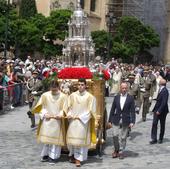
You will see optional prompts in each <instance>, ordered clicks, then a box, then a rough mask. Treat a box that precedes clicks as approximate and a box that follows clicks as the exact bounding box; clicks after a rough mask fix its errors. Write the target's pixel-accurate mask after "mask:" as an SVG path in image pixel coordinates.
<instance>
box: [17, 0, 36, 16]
mask: <svg viewBox="0 0 170 169" xmlns="http://www.w3.org/2000/svg"><path fill="white" fill-rule="evenodd" d="M35 14H37V8H36V2H35V0H21V3H20V8H19V15H20V17H21V18H23V19H29V18H30V17H34V16H35Z"/></svg>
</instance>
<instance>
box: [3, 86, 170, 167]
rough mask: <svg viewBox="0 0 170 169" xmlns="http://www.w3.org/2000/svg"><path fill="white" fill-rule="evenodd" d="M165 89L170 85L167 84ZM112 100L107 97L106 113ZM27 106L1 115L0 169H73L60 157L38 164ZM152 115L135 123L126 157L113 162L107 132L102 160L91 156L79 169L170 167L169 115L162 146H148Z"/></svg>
mask: <svg viewBox="0 0 170 169" xmlns="http://www.w3.org/2000/svg"><path fill="white" fill-rule="evenodd" d="M168 86H170V85H169V84H168ZM169 89H170V87H169ZM112 100H113V98H111V97H110V98H107V99H106V102H107V104H106V105H107V111H108V112H109V110H110V107H111V102H112ZM27 110H28V107H27V106H24V107H19V108H16V109H15V110H14V111H11V112H7V113H6V114H3V115H0V169H67V168H75V166H74V165H73V164H70V163H68V161H67V160H68V159H67V155H65V154H63V155H62V157H61V159H60V160H59V162H58V163H56V164H55V165H53V166H51V165H50V164H48V163H42V162H40V152H41V147H42V145H39V144H37V142H36V132H35V130H31V129H30V121H29V119H28V118H27V115H26V111H27ZM151 125H152V115H151V114H148V115H147V121H146V122H142V121H141V115H137V122H136V125H135V127H134V128H133V129H132V132H131V134H130V137H129V138H128V140H127V148H126V156H127V157H126V158H125V159H123V160H119V159H112V158H111V153H112V131H111V129H110V130H108V131H107V140H106V144H105V149H104V154H103V156H102V158H99V157H98V156H95V155H90V156H89V159H88V161H87V162H85V163H84V164H83V165H82V167H81V168H84V169H90V168H98V169H160V168H164V169H169V168H170V160H169V157H170V130H169V129H170V115H169V114H168V117H167V123H166V133H165V139H164V143H163V144H156V145H150V144H149V141H150V130H151Z"/></svg>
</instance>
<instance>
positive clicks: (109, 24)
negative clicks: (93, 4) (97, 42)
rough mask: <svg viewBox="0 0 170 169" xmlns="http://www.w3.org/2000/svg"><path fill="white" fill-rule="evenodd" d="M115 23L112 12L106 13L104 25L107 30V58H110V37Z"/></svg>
mask: <svg viewBox="0 0 170 169" xmlns="http://www.w3.org/2000/svg"><path fill="white" fill-rule="evenodd" d="M115 23H116V17H115V16H114V13H113V12H108V13H107V14H106V25H107V28H108V45H107V51H108V58H110V49H111V38H110V37H111V36H112V29H113V27H114V25H115Z"/></svg>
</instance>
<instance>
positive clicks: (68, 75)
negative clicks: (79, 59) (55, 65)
mask: <svg viewBox="0 0 170 169" xmlns="http://www.w3.org/2000/svg"><path fill="white" fill-rule="evenodd" d="M92 77H93V74H92V72H90V70H89V68H87V67H69V68H64V69H62V70H61V71H60V72H59V73H58V78H59V79H80V78H85V79H92Z"/></svg>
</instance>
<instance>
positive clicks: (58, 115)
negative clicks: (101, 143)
mask: <svg viewBox="0 0 170 169" xmlns="http://www.w3.org/2000/svg"><path fill="white" fill-rule="evenodd" d="M67 97H68V96H66V95H65V94H63V93H62V92H60V91H59V83H58V82H57V81H56V80H53V81H52V82H51V90H50V91H48V92H45V93H44V94H42V96H41V98H40V100H39V102H38V103H37V105H36V106H35V107H34V109H33V111H32V112H36V109H38V108H40V107H41V108H40V109H41V111H40V118H41V120H40V126H39V129H38V133H37V140H38V142H41V143H44V146H43V149H42V152H41V157H42V158H41V161H42V162H44V161H49V162H50V163H55V162H56V159H58V158H59V157H60V154H61V147H62V146H64V145H65V139H64V138H65V129H64V124H63V117H64V112H65V107H66V104H67Z"/></svg>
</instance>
